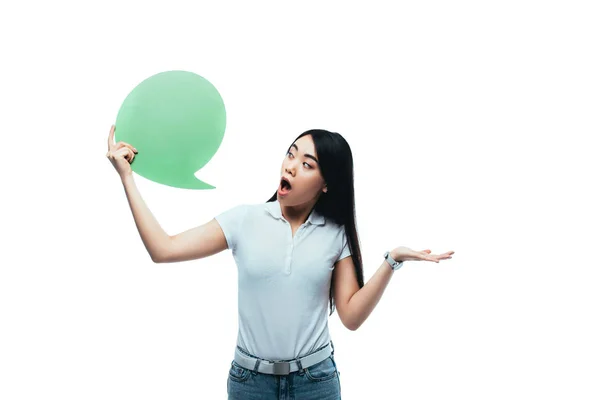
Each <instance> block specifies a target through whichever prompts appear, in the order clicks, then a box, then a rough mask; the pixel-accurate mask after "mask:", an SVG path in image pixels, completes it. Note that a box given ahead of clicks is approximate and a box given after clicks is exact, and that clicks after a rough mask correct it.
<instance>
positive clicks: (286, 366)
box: [273, 362, 290, 375]
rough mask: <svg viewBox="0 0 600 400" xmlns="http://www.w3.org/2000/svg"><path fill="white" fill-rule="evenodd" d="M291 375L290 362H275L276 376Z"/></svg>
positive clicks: (274, 372)
mask: <svg viewBox="0 0 600 400" xmlns="http://www.w3.org/2000/svg"><path fill="white" fill-rule="evenodd" d="M289 373H290V363H289V362H274V363H273V374H275V375H288V374H289Z"/></svg>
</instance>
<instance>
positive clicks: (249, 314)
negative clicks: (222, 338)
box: [215, 200, 350, 360]
mask: <svg viewBox="0 0 600 400" xmlns="http://www.w3.org/2000/svg"><path fill="white" fill-rule="evenodd" d="M215 219H216V220H217V222H218V223H219V224H220V225H221V228H222V229H223V232H224V233H225V238H226V239H227V244H228V247H229V249H231V251H232V254H233V257H234V259H235V262H236V264H237V268H238V313H239V318H238V324H239V331H238V339H237V344H238V346H240V347H241V348H242V349H244V350H246V351H247V352H249V353H250V354H253V355H255V356H257V357H260V358H264V359H268V360H288V359H293V358H296V357H303V356H305V355H306V354H309V353H312V352H314V351H315V350H317V349H318V348H319V347H321V346H324V345H326V344H327V343H329V341H330V336H329V328H328V325H327V322H328V316H329V286H330V283H331V277H332V273H333V269H334V263H335V262H336V261H338V260H341V259H342V258H344V257H347V256H349V255H350V250H349V247H348V244H347V243H346V233H345V231H344V227H343V225H338V224H336V223H334V222H333V221H331V220H329V219H327V218H325V217H324V216H322V215H320V214H318V213H317V212H316V211H315V210H313V211H312V212H311V214H310V215H309V216H308V219H307V220H306V222H305V223H304V224H302V226H300V227H299V228H298V230H297V231H296V233H295V234H294V237H293V238H292V228H291V225H290V224H289V223H288V221H287V220H286V219H285V218H284V217H283V215H282V213H281V205H280V203H279V201H278V200H275V201H273V202H268V203H259V204H243V205H239V206H236V207H233V208H231V209H229V210H227V211H225V212H223V213H222V214H220V215H218V216H217V217H215Z"/></svg>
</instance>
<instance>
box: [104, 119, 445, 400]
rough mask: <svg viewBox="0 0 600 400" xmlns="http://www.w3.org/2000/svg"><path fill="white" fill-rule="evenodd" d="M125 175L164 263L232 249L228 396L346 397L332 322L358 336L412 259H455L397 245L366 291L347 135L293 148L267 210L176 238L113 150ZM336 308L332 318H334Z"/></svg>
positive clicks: (237, 212)
mask: <svg viewBox="0 0 600 400" xmlns="http://www.w3.org/2000/svg"><path fill="white" fill-rule="evenodd" d="M113 142H114V126H113V127H111V130H110V133H109V139H108V153H107V157H108V158H109V159H110V161H111V162H112V164H113V165H114V167H115V168H116V170H117V172H118V173H119V176H120V177H121V180H122V182H123V185H124V187H125V192H126V195H127V198H128V200H129V205H130V207H131V210H132V213H133V216H134V219H135V223H136V225H137V228H138V230H139V232H140V236H141V238H142V241H143V242H144V245H145V246H146V249H147V250H148V252H149V254H150V256H151V258H152V260H153V261H154V262H157V263H165V262H180V261H187V260H193V259H200V258H204V257H208V256H210V255H213V254H216V253H218V252H221V251H223V250H226V249H231V250H232V254H233V256H234V259H235V261H236V264H237V266H238V290H239V295H238V311H239V331H238V340H237V346H236V349H235V352H234V359H233V360H232V362H231V368H230V370H229V379H228V381H227V392H228V396H229V399H279V398H281V396H282V394H283V395H285V396H286V398H287V396H288V395H290V396H293V398H295V399H319V400H327V399H340V398H341V387H340V381H339V374H338V370H337V367H336V363H335V360H334V349H333V343H332V341H331V338H330V336H329V330H328V326H327V320H328V316H329V315H331V314H332V313H333V311H334V309H337V311H338V315H339V316H340V320H341V321H342V323H343V324H344V326H346V327H347V328H348V329H350V330H356V329H358V327H360V326H361V324H362V323H363V322H364V321H365V320H366V318H367V317H368V316H369V314H370V313H371V312H372V311H373V309H374V307H375V305H376V304H377V303H378V301H379V299H380V298H381V296H382V294H383V291H384V289H385V287H386V286H387V284H388V282H389V280H390V279H391V277H392V274H393V273H394V271H395V270H397V269H398V268H399V267H400V266H401V265H402V262H403V261H408V260H427V261H434V262H439V260H443V259H449V258H452V257H451V255H452V254H453V253H454V252H453V251H449V252H447V253H444V254H441V255H434V254H431V251H430V250H423V251H414V250H411V249H408V248H406V247H397V248H395V249H393V250H391V251H389V252H386V254H385V255H384V257H385V259H384V260H383V261H382V264H381V266H380V267H379V269H378V270H377V272H376V273H375V275H374V276H373V277H372V278H371V280H370V281H369V282H368V283H367V284H366V285H365V284H364V282H363V268H362V259H361V252H360V246H359V242H358V235H357V231H356V223H355V215H354V182H353V179H354V178H353V159H352V152H351V150H350V147H349V145H348V143H347V142H346V140H345V139H344V138H343V137H342V136H341V135H340V134H338V133H334V132H329V131H326V130H320V129H313V130H309V131H306V132H304V133H302V134H301V135H299V136H298V137H297V138H296V140H295V141H294V142H293V143H292V145H291V146H290V147H289V148H288V149H287V151H286V154H285V158H284V160H283V163H282V165H281V171H280V172H281V180H280V182H278V185H279V187H278V189H277V191H276V192H275V193H274V194H273V196H272V197H271V198H270V199H269V200H267V202H266V203H259V204H242V205H238V206H236V207H233V208H231V209H229V210H227V211H225V212H223V213H221V214H219V215H217V216H216V217H215V218H214V219H212V220H211V221H209V222H207V223H206V224H204V225H201V226H198V227H196V228H193V229H190V230H187V231H185V232H182V233H179V234H177V235H174V236H169V235H167V234H166V233H165V231H164V230H163V229H162V228H161V227H160V225H159V224H158V222H157V221H156V220H155V219H154V217H153V215H152V214H151V212H150V210H149V209H148V208H147V207H146V205H145V204H144V201H143V200H142V198H141V196H140V193H139V191H138V190H137V188H136V186H135V184H134V181H133V178H132V173H131V167H130V163H131V162H132V161H133V159H134V157H135V154H136V153H137V150H136V149H135V148H133V147H132V146H131V145H130V144H128V143H123V142H119V143H116V144H114V143H113ZM328 303H329V313H328V307H327V306H328Z"/></svg>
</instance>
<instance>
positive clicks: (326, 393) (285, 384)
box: [227, 352, 342, 400]
mask: <svg viewBox="0 0 600 400" xmlns="http://www.w3.org/2000/svg"><path fill="white" fill-rule="evenodd" d="M245 353H246V352H245ZM246 354H248V353H246ZM249 355H251V356H252V354H249ZM253 357H256V356H253ZM283 361H289V360H283ZM227 395H228V397H227V398H228V400H242V399H243V400H288V399H289V400H317V399H318V400H341V398H342V397H341V387H340V378H339V372H338V370H337V367H336V364H335V360H334V358H333V353H332V354H331V355H330V356H329V357H327V358H326V359H324V360H323V361H321V362H318V363H316V364H315V365H311V366H310V367H308V368H304V369H301V370H299V371H295V372H291V373H290V374H288V375H272V374H263V373H260V372H257V371H253V370H251V369H247V368H244V367H242V366H241V365H239V364H238V363H236V362H235V360H234V361H232V362H231V368H230V369H229V378H228V379H227Z"/></svg>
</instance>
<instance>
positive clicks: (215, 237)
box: [121, 174, 227, 263]
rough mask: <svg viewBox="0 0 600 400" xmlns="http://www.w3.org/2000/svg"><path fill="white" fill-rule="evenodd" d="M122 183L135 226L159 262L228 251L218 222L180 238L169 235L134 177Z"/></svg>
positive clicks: (201, 227) (123, 180)
mask: <svg viewBox="0 0 600 400" xmlns="http://www.w3.org/2000/svg"><path fill="white" fill-rule="evenodd" d="M121 180H122V182H123V187H124V189H125V194H126V195H127V201H128V202H129V207H130V208H131V212H132V214H133V219H134V220H135V225H136V227H137V229H138V232H139V233H140V236H141V238H142V242H143V243H144V246H145V247H146V250H147V251H148V254H150V258H152V261H154V262H155V263H170V262H180V261H188V260H194V259H199V258H204V257H208V256H211V255H213V254H216V253H219V252H221V251H223V250H226V249H227V240H226V239H225V235H224V233H223V231H222V229H221V226H220V225H219V223H218V222H217V221H216V220H215V219H212V220H211V221H209V222H207V223H206V224H204V225H201V226H198V227H195V228H192V229H189V230H187V231H185V232H181V233H179V234H177V235H174V236H170V235H168V234H167V233H166V232H165V231H164V229H163V228H162V227H161V226H160V224H159V223H158V221H157V220H156V218H155V217H154V215H153V214H152V212H151V211H150V209H149V208H148V206H147V205H146V203H145V202H144V199H143V198H142V196H141V194H140V192H139V190H138V188H137V186H136V184H135V181H134V180H133V175H132V174H125V175H124V176H123V178H122V179H121Z"/></svg>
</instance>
